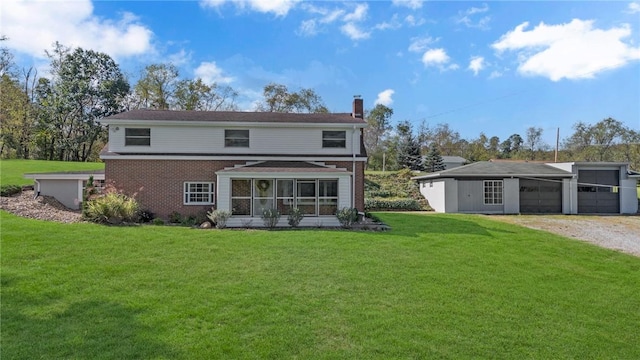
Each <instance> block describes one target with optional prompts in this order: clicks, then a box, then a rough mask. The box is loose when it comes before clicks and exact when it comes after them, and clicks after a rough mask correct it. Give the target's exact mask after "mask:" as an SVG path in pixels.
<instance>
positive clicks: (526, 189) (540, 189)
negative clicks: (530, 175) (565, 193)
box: [520, 179, 562, 214]
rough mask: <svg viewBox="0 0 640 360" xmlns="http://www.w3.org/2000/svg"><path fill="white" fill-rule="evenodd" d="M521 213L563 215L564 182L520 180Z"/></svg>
mask: <svg viewBox="0 0 640 360" xmlns="http://www.w3.org/2000/svg"><path fill="white" fill-rule="evenodd" d="M520 212H521V213H523V214H545V213H547V214H559V213H562V180H551V179H549V180H532V179H520Z"/></svg>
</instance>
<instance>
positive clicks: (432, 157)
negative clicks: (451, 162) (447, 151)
mask: <svg viewBox="0 0 640 360" xmlns="http://www.w3.org/2000/svg"><path fill="white" fill-rule="evenodd" d="M424 167H425V168H426V170H427V171H429V172H436V171H442V170H445V169H446V166H445V165H444V160H443V159H442V155H440V151H439V150H438V147H437V146H436V144H435V143H431V146H430V147H429V153H428V154H427V156H426V158H425V159H424Z"/></svg>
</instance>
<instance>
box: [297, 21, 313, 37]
mask: <svg viewBox="0 0 640 360" xmlns="http://www.w3.org/2000/svg"><path fill="white" fill-rule="evenodd" d="M296 33H297V34H298V35H302V36H314V35H316V34H318V24H317V22H316V20H315V19H309V20H304V21H302V22H301V23H300V26H299V27H298V31H297V32H296Z"/></svg>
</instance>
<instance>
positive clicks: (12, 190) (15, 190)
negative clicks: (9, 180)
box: [0, 185, 22, 196]
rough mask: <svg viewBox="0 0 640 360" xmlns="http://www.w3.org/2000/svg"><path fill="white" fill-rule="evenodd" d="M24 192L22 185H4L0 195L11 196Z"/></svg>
mask: <svg viewBox="0 0 640 360" xmlns="http://www.w3.org/2000/svg"><path fill="white" fill-rule="evenodd" d="M21 192H22V186H20V185H2V186H0V196H11V195H15V194H20V193H21Z"/></svg>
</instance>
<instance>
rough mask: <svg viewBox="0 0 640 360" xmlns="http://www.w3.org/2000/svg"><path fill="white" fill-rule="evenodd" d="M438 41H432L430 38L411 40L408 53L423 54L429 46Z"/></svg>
mask: <svg viewBox="0 0 640 360" xmlns="http://www.w3.org/2000/svg"><path fill="white" fill-rule="evenodd" d="M438 40H440V39H434V38H432V37H431V36H428V37H423V38H420V37H415V38H412V39H411V43H410V44H409V51H411V52H418V53H419V52H423V51H425V50H426V49H427V48H429V45H431V44H433V43H435V42H437V41H438Z"/></svg>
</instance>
